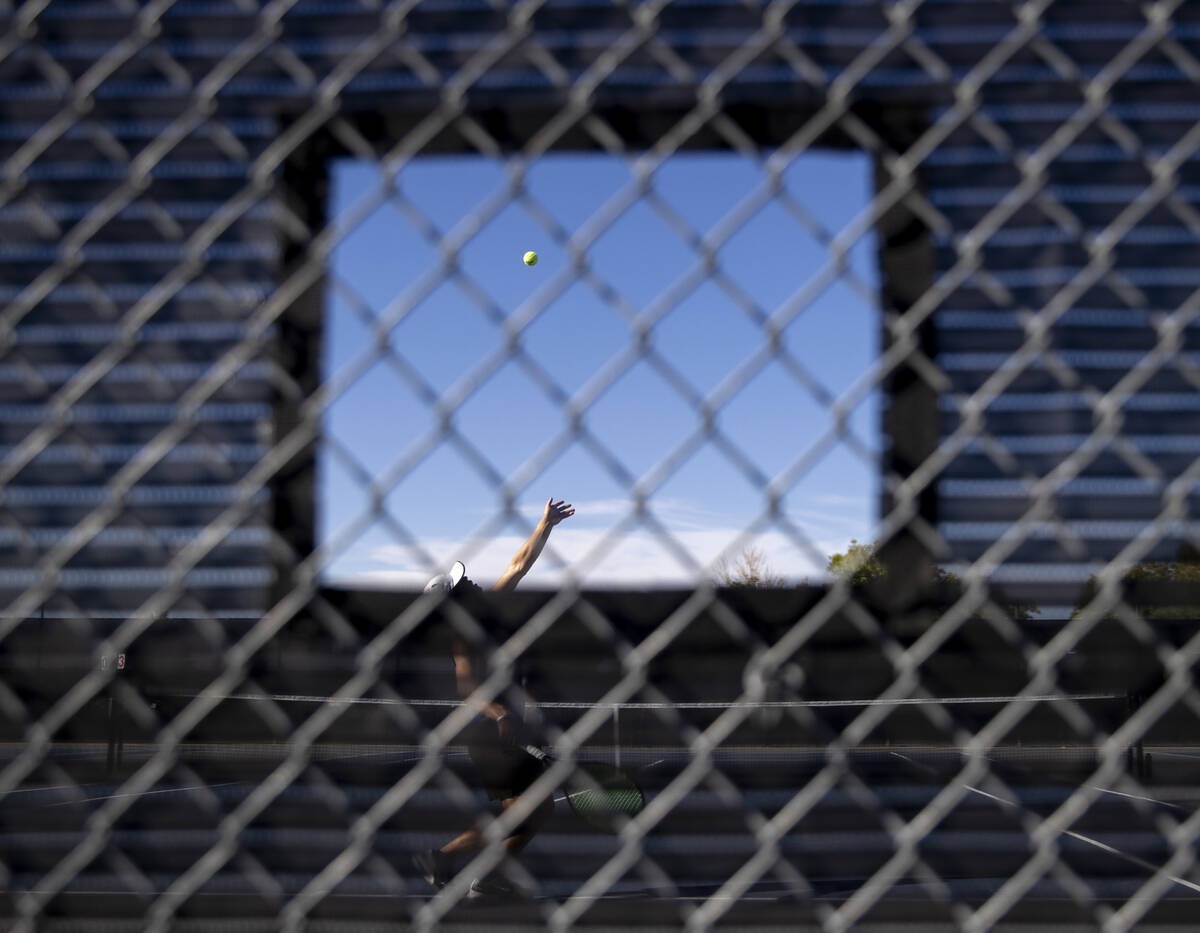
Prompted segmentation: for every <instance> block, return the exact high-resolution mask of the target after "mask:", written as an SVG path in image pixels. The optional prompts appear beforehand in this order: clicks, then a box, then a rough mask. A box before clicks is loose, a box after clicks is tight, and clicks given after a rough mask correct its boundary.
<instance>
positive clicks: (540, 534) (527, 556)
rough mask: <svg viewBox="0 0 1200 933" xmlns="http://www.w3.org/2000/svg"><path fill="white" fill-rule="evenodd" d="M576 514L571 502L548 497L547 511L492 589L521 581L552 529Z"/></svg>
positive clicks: (505, 588) (498, 588)
mask: <svg viewBox="0 0 1200 933" xmlns="http://www.w3.org/2000/svg"><path fill="white" fill-rule="evenodd" d="M574 514H575V509H574V508H573V507H572V505H571V503H569V502H565V501H563V500H562V499H559V500H558V501H557V502H555V501H554V500H553V497H551V498H550V499H547V500H546V508H545V511H543V512H542V517H541V519H539V520H538V523H537V527H536V528H534V529H533V534H531V535H530V536H529V540H527V541H526V542H525V543H524V544H522V545H521V546H520V547H519V548H518V549H517V553H516V554H514V555H513V558H512V560H511V561H509V562H508V567H507V569H506V570H505V571H504V573H502V574H501V575H500V579H499V580H497V581H496V585H495V586H493V587H492V589H493V590H511V589H513V588H514V587H515V586H516V585H517V584H518V583H520V582H521V578H522V577H524V576H525V574H527V573H529V570H530V568H531V567H533V565H534V563H535V562H536V561H537V559H538V555H539V554H541V553H542V548H544V547H545V546H546V542H547V541H548V540H549V539H550V530H551V529H552V528H553V527H554V526H555V525H557V524H558V523H559V522H561V521H562V520H563V519H566V518H570V517H571V516H572V515H574Z"/></svg>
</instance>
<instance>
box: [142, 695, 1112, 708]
mask: <svg viewBox="0 0 1200 933" xmlns="http://www.w3.org/2000/svg"><path fill="white" fill-rule="evenodd" d="M158 695H159V696H169V697H174V698H176V699H181V700H191V699H195V698H196V697H197V696H200V695H201V694H193V693H163V694H158ZM205 696H207V698H208V699H211V700H272V701H273V702H275V703H332V704H333V705H335V706H351V705H354V704H367V705H371V706H461V705H462V701H461V700H416V699H414V700H390V699H385V698H382V697H355V698H353V699H335V698H334V697H327V696H316V695H311V694H302V693H280V694H265V693H224V694H217V695H205ZM1124 697H1125V694H1123V693H1047V694H1043V695H1041V696H987V697H886V698H879V699H874V700H769V701H763V702H761V703H737V702H730V703H708V702H706V703H567V702H552V703H538V704H537V707H538V708H539V709H595V708H596V707H605V706H607V707H610V708H612V709H615V710H627V709H648V710H655V709H796V708H805V709H813V708H828V707H852V708H858V707H864V706H926V705H931V704H937V705H940V706H960V705H962V704H967V703H993V704H994V703H1003V704H1005V705H1007V704H1009V703H1053V702H1061V701H1064V700H1071V701H1078V700H1116V699H1124Z"/></svg>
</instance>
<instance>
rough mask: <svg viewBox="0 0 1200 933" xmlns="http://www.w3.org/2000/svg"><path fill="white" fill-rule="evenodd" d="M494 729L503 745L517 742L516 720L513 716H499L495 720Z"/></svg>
mask: <svg viewBox="0 0 1200 933" xmlns="http://www.w3.org/2000/svg"><path fill="white" fill-rule="evenodd" d="M496 730H497V731H498V732H499V733H500V741H501V742H503V743H504V744H505V745H516V744H517V731H518V730H517V720H516V718H515V717H513V716H501V717H500V718H499V719H497V720H496Z"/></svg>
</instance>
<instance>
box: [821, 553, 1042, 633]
mask: <svg viewBox="0 0 1200 933" xmlns="http://www.w3.org/2000/svg"><path fill="white" fill-rule="evenodd" d="M826 569H828V570H829V572H830V573H832V574H833V575H834V576H835V577H839V578H841V579H848V580H849V581H850V583H851V584H853V585H854V586H865V585H867V584H868V583H873V582H875V581H877V580H883V579H884V578H886V577H887V565H886V564H885V563H884V562H883V561H881V560H880V559H879V542H878V541H872V542H871V543H870V544H859V543H858V541H856V540H855V539H854V538H851V539H850V546H849V547H847V548H846V552H845V553H844V554H833V555H831V556H830V558H829V564H828V565H827V568H826ZM935 574H936V579H935V580H934V581H933V582H935V583H937V584H939V585H947V584H949V585H951V586H954V587H957V588H958V589H960V590H961V589H962V586H963V585H962V581H961V580H960V579H959V578H958V577H957V576H955V575H954V574H952V573H951V572H950V571H949V570H946V569H945V568H944V567H938V568H936V569H935ZM992 594H993V596H994V597H995V602H996V603H997V605H999V606H1000V607H1001V608H1003V609H1004V610H1005V611H1006V612H1007V613H1008V614H1009V615H1010V616H1011V617H1012V618H1013V619H1015V620H1016V621H1018V622H1028V621H1029V620H1030V619H1032V618H1033V616H1034V615H1035V614H1036V613H1037V607H1036V606H1031V605H1027V604H1024V603H1014V602H1009V601H1008V600H1007V599H1005V598H1004V594H1003V593H1001V592H1000V591H999V590H994V589H993V590H992Z"/></svg>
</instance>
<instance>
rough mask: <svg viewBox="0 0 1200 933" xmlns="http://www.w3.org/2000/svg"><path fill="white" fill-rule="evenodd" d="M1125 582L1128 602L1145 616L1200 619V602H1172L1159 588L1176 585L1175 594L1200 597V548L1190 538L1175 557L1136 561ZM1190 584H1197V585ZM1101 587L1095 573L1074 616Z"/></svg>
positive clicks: (1125, 577)
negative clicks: (1180, 592)
mask: <svg viewBox="0 0 1200 933" xmlns="http://www.w3.org/2000/svg"><path fill="white" fill-rule="evenodd" d="M1121 582H1122V584H1123V588H1124V590H1125V594H1124V596H1123V597H1122V598H1123V600H1124V602H1125V604H1126V605H1128V606H1131V607H1133V609H1134V610H1135V611H1136V612H1137V614H1138V615H1140V616H1141V617H1142V618H1143V619H1151V620H1153V619H1200V603H1191V602H1186V601H1185V602H1178V603H1168V602H1165V601H1163V599H1162V597H1161V595H1160V594H1159V593H1157V592H1156V588H1157V587H1163V586H1166V587H1173V588H1174V591H1175V593H1174V595H1179V591H1180V590H1182V591H1183V593H1185V594H1188V595H1191V594H1192V592H1194V593H1195V595H1196V597H1197V598H1198V599H1200V551H1198V550H1197V549H1196V547H1195V546H1194V545H1192V544H1190V543H1188V542H1184V543H1183V544H1181V545H1180V546H1179V551H1178V553H1177V554H1176V559H1175V560H1173V561H1168V560H1151V561H1145V562H1144V563H1141V564H1134V566H1132V567H1130V568H1129V570H1128V571H1126V573H1125V575H1124V576H1123V577H1122V578H1121ZM1189 584H1197V585H1196V586H1195V587H1194V589H1193V587H1191V586H1189ZM1099 591H1100V586H1099V584H1098V583H1097V582H1096V578H1095V577H1092V578H1091V579H1089V580H1088V582H1087V583H1086V584H1085V585H1084V587H1083V591H1082V593H1081V594H1080V596H1079V599H1078V601H1077V602H1076V604H1075V611H1074V612H1073V613H1072V618H1073V617H1075V616H1077V615H1079V613H1081V612H1082V611H1083V610H1084V608H1085V607H1086V606H1087V605H1088V604H1089V603H1091V601H1092V600H1093V599H1095V598H1096V594H1097V593H1099ZM1156 597H1158V598H1156Z"/></svg>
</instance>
